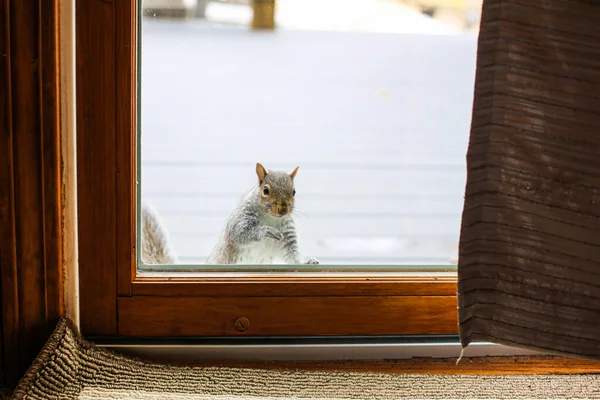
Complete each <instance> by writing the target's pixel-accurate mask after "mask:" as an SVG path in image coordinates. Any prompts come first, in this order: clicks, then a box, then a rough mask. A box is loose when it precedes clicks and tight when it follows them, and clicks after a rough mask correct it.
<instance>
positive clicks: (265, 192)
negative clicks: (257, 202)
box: [263, 186, 269, 196]
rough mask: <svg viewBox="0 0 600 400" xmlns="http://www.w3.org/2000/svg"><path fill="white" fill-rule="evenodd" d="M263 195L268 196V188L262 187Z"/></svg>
mask: <svg viewBox="0 0 600 400" xmlns="http://www.w3.org/2000/svg"><path fill="white" fill-rule="evenodd" d="M263 194H264V195H265V196H268V195H269V187H268V186H263Z"/></svg>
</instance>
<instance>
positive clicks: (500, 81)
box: [458, 0, 600, 358]
mask: <svg viewBox="0 0 600 400" xmlns="http://www.w3.org/2000/svg"><path fill="white" fill-rule="evenodd" d="M467 166H468V168H467V169H468V173H467V185H466V194H465V205H464V211H463V220H462V231H461V238H460V258H459V266H458V278H459V282H458V291H459V293H458V296H459V321H460V336H461V341H462V343H463V346H466V345H468V344H469V343H470V342H471V341H475V340H484V341H491V342H495V343H502V344H508V345H515V346H521V347H529V348H536V349H545V350H549V351H557V352H561V353H568V354H573V355H578V356H584V357H591V358H600V1H590V0H587V1H580V0H510V1H507V0H486V1H485V3H484V7H483V15H482V25H481V31H480V35H479V48H478V57H477V76H476V84H475V101H474V106H473V120H472V127H471V136H470V143H469V149H468V155H467Z"/></svg>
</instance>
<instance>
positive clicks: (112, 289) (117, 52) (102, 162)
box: [76, 0, 458, 338]
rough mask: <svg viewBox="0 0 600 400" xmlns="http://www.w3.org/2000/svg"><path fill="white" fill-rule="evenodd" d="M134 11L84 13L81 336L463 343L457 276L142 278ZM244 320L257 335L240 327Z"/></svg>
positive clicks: (129, 2) (130, 6) (83, 5)
mask: <svg viewBox="0 0 600 400" xmlns="http://www.w3.org/2000/svg"><path fill="white" fill-rule="evenodd" d="M136 3H137V1H135V0H123V1H109V0H102V1H100V0H77V4H76V6H77V13H76V18H77V23H76V43H77V60H76V61H77V62H76V64H77V136H78V138H77V171H78V177H77V180H78V226H79V265H80V271H79V279H80V310H81V317H80V327H81V330H82V332H83V333H84V334H85V335H88V336H94V337H127V338H131V337H224V336H228V337H229V336H238V337H239V336H249V337H256V336H373V335H411V334H434V335H455V334H457V331H458V330H457V298H456V289H457V287H456V277H453V276H452V277H448V276H446V277H443V276H425V274H424V275H423V276H416V277H415V276H406V277H378V276H376V275H374V276H369V277H366V276H362V277H361V276H349V275H344V274H342V273H340V274H339V275H330V276H298V275H295V276H294V277H289V276H287V277H286V276H284V275H274V276H268V277H267V276H250V275H244V276H240V277H239V278H238V277H236V278H235V279H231V278H227V277H225V276H220V277H219V276H214V277H211V276H206V275H205V276H203V277H194V276H192V275H187V276H185V275H179V276H175V275H169V276H168V277H165V276H163V277H159V276H148V275H145V276H138V275H137V273H136V270H137V265H136V259H137V257H136V190H135V185H136V146H137V143H136V131H137V103H136V102H137V95H138V90H137V89H138V88H137V83H136V73H137V21H138V17H137V15H138V13H137V4H136ZM243 317H245V318H247V319H248V320H249V326H243V325H244V324H239V323H236V321H238V319H239V318H243ZM238 322H239V321H238Z"/></svg>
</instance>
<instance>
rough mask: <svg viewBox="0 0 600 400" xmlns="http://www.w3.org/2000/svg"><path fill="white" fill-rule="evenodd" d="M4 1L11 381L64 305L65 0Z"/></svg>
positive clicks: (4, 272) (1, 228) (6, 322)
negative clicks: (61, 51)
mask: <svg viewBox="0 0 600 400" xmlns="http://www.w3.org/2000/svg"><path fill="white" fill-rule="evenodd" d="M0 7H1V9H2V13H1V14H0V15H1V18H2V21H1V23H0V25H1V28H0V32H1V33H0V53H1V55H2V57H1V61H0V65H1V66H0V80H1V82H2V83H1V84H0V113H1V114H0V120H1V122H0V163H1V164H0V170H1V172H0V211H1V212H0V270H1V274H0V276H1V279H2V284H1V287H2V321H3V335H2V337H3V352H2V356H3V368H4V374H5V378H6V384H7V385H9V386H11V385H14V384H15V383H16V381H17V379H18V378H19V377H20V376H21V374H22V373H23V372H24V371H25V369H26V368H27V367H28V366H29V363H30V362H31V360H33V358H34V357H35V356H36V355H37V353H38V351H39V350H40V348H41V347H42V345H43V344H44V342H45V340H46V338H47V335H48V334H49V333H50V332H51V331H52V329H53V328H54V326H55V324H56V322H57V321H58V318H59V317H60V315H61V314H62V312H63V307H64V303H63V296H62V295H63V292H62V290H63V289H62V288H63V286H62V236H61V230H60V227H61V226H60V223H61V220H62V214H61V212H62V204H61V199H62V197H61V184H60V166H61V164H60V101H59V95H58V90H59V87H58V84H59V81H58V72H59V64H58V15H57V13H58V3H57V1H55V0H43V1H40V2H35V3H33V4H30V3H27V2H11V1H7V0H4V1H2V2H0Z"/></svg>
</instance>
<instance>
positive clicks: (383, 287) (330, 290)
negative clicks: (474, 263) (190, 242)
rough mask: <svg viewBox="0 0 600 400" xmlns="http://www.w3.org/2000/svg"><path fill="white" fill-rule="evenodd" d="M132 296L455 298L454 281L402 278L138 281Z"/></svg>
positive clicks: (175, 279) (142, 279) (144, 279)
mask: <svg viewBox="0 0 600 400" xmlns="http://www.w3.org/2000/svg"><path fill="white" fill-rule="evenodd" d="M133 293H134V295H135V296H164V297H201V296H211V297H212V296H214V297H223V296H225V297H258V296H266V297H272V296H277V297H295V296H342V297H343V296H456V281H455V279H452V280H436V279H425V278H421V279H415V280H410V279H402V278H390V279H382V278H354V279H352V278H330V279H325V278H313V279H310V278H291V277H289V278H278V279H276V278H271V279H269V278H263V279H256V278H242V277H236V279H235V280H232V279H231V278H229V279H227V278H220V279H219V278H203V279H191V278H180V279H177V278H169V279H167V280H165V279H158V278H137V279H136V280H135V281H134V283H133Z"/></svg>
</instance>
